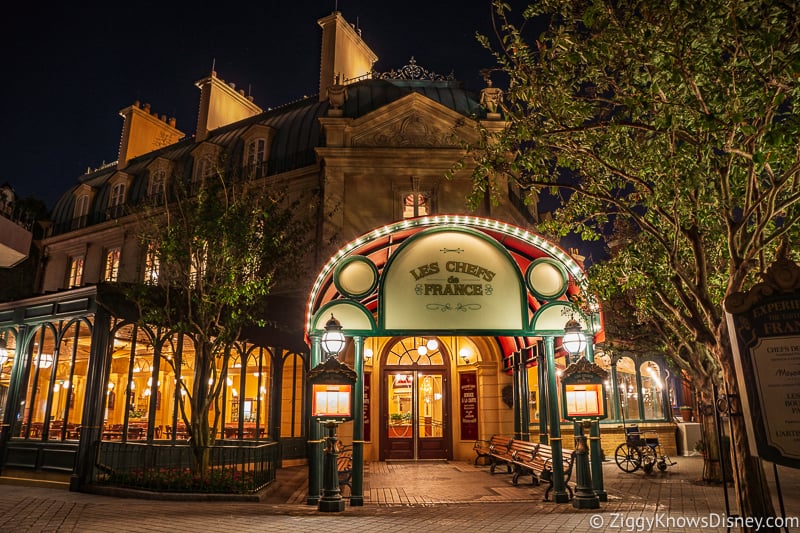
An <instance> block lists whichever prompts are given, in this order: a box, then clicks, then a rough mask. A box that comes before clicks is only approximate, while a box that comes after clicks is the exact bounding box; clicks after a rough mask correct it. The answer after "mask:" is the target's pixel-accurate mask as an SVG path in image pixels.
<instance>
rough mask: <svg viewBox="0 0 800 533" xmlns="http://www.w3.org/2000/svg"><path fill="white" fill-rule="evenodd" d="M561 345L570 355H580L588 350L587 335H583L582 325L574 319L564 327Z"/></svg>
mask: <svg viewBox="0 0 800 533" xmlns="http://www.w3.org/2000/svg"><path fill="white" fill-rule="evenodd" d="M561 345H562V346H563V347H564V349H565V350H566V351H567V352H569V354H570V355H578V354H579V353H581V352H582V351H584V350H585V349H586V335H584V334H583V328H581V325H580V323H579V322H578V321H577V320H575V319H574V318H570V319H569V320H568V321H567V323H566V324H565V325H564V337H563V338H562V339H561Z"/></svg>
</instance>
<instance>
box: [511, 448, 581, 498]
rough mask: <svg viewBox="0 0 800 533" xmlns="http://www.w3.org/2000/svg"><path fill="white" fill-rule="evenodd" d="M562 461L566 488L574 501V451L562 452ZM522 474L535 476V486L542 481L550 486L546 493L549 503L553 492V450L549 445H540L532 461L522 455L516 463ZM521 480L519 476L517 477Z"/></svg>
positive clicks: (563, 450) (545, 496)
mask: <svg viewBox="0 0 800 533" xmlns="http://www.w3.org/2000/svg"><path fill="white" fill-rule="evenodd" d="M561 461H562V462H563V467H564V469H563V476H564V487H565V488H566V489H567V492H568V493H569V498H570V500H571V499H572V488H571V487H570V486H569V480H570V478H571V477H572V466H573V464H574V463H575V451H574V450H566V449H562V450H561ZM514 464H515V467H517V468H518V469H519V470H520V471H522V472H528V473H530V474H531V476H533V484H534V485H538V484H539V483H540V482H541V481H546V482H548V483H549V484H550V485H549V486H548V487H547V490H546V491H545V493H544V500H545V501H549V496H550V491H551V490H553V448H552V446H550V445H549V444H539V447H538V449H537V450H536V454H535V455H533V456H532V457H531V458H530V459H528V457H527V456H525V455H521V456H520V458H519V460H518V461H517V462H516V463H514ZM517 478H519V476H517Z"/></svg>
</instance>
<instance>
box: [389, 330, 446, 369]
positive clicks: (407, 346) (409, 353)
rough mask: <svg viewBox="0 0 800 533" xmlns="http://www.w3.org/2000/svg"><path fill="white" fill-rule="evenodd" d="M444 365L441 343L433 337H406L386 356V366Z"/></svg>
mask: <svg viewBox="0 0 800 533" xmlns="http://www.w3.org/2000/svg"><path fill="white" fill-rule="evenodd" d="M414 364H416V365H420V366H439V365H444V358H443V357H442V353H441V352H440V351H439V341H437V340H436V339H434V338H432V337H406V338H404V339H400V340H399V341H398V342H397V343H396V344H394V345H393V346H392V347H391V349H390V350H389V353H388V354H387V355H386V365H414Z"/></svg>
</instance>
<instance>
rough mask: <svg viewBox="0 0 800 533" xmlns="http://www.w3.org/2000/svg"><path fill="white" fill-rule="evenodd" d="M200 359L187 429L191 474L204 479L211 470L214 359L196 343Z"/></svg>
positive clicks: (203, 347) (196, 369) (197, 364)
mask: <svg viewBox="0 0 800 533" xmlns="http://www.w3.org/2000/svg"><path fill="white" fill-rule="evenodd" d="M196 354H197V355H199V356H200V357H196V358H195V365H196V366H195V376H194V379H195V382H194V387H193V391H194V394H193V398H192V406H191V407H192V412H191V420H190V424H189V427H190V428H191V429H190V431H191V439H190V440H189V446H190V447H191V449H192V457H193V458H194V464H193V465H192V467H193V469H192V470H193V472H194V474H196V475H198V476H199V477H200V479H206V478H207V477H208V473H209V471H210V469H211V446H212V445H213V441H212V433H211V431H210V426H209V423H208V411H209V405H210V402H211V401H212V394H211V390H212V389H213V386H212V385H211V384H209V379H210V378H211V376H212V372H211V368H212V365H213V364H214V358H213V356H212V354H211V350H210V347H209V346H208V345H207V344H206V343H198V350H197V352H196Z"/></svg>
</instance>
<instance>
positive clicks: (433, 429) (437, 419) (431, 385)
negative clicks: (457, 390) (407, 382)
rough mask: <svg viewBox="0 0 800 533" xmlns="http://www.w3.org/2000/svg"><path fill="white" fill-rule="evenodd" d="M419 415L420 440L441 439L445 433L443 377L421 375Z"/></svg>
mask: <svg viewBox="0 0 800 533" xmlns="http://www.w3.org/2000/svg"><path fill="white" fill-rule="evenodd" d="M417 383H418V386H419V390H418V391H417V394H418V398H419V415H418V420H417V424H418V426H417V432H418V434H419V438H421V439H424V438H431V437H434V438H441V437H443V436H444V432H443V427H442V426H443V424H442V420H443V419H444V417H443V408H442V405H443V404H444V394H443V393H442V390H443V389H442V376H441V375H426V374H420V375H419V380H418V382H417Z"/></svg>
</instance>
